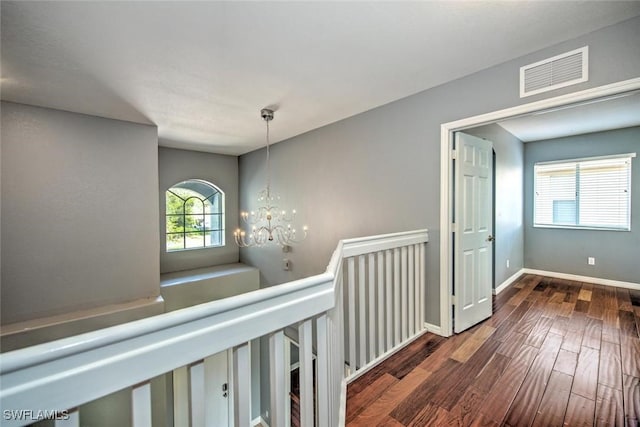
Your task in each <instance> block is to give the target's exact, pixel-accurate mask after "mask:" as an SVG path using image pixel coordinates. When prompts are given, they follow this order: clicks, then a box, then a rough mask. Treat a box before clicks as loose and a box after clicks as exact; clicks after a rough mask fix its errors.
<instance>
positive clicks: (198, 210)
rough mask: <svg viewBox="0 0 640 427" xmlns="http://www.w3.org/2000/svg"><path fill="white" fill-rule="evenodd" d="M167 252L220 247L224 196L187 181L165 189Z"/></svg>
mask: <svg viewBox="0 0 640 427" xmlns="http://www.w3.org/2000/svg"><path fill="white" fill-rule="evenodd" d="M165 197H166V208H165V210H166V214H167V219H166V233H167V252H171V251H181V250H184V249H197V248H210V247H215V246H224V193H223V192H222V191H221V190H220V189H219V188H218V187H216V186H215V185H213V184H211V183H209V182H207V181H203V180H199V179H190V180H188V181H183V182H180V183H178V184H176V185H174V186H173V187H171V188H170V189H168V190H167V192H166V194H165Z"/></svg>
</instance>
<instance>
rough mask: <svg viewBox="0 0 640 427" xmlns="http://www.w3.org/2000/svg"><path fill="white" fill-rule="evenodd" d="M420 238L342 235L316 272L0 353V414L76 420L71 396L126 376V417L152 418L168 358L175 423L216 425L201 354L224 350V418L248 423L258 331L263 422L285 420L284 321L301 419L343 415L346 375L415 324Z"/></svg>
mask: <svg viewBox="0 0 640 427" xmlns="http://www.w3.org/2000/svg"><path fill="white" fill-rule="evenodd" d="M427 241H428V234H427V231H426V230H418V231H413V232H406V233H395V234H389V235H384V236H373V237H367V238H359V239H348V240H343V241H340V242H339V244H338V247H337V249H336V250H335V252H334V254H333V256H332V258H331V261H330V263H329V266H328V267H327V271H326V272H325V273H323V274H319V275H317V276H313V277H308V278H305V279H301V280H296V281H292V282H289V283H285V284H282V285H279V286H274V287H271V288H266V289H260V290H257V291H254V292H250V293H246V294H243V295H238V296H235V297H231V298H227V299H224V300H219V301H214V302H210V303H206V304H201V305H198V306H193V307H189V308H186V309H182V310H178V311H174V312H170V313H166V314H162V315H159V316H154V317H150V318H146V319H142V320H138V321H135V322H130V323H127V324H123V325H118V326H114V327H110V328H106V329H101V330H97V331H94V332H90V333H86V334H81V335H77V336H73V337H69V338H65V339H61V340H57V341H52V342H49V343H45V344H40V345H36V346H32V347H28V348H25V349H21V350H16V351H12V352H8V353H4V354H2V355H0V387H1V388H0V409H1V410H2V418H1V420H0V423H1V425H3V426H4V425H6V426H20V425H27V424H30V423H32V422H33V421H34V420H35V419H37V418H58V420H57V421H56V426H58V425H64V426H73V427H74V426H79V425H80V416H79V413H78V410H77V408H78V407H79V406H80V405H83V404H85V403H87V402H91V401H93V400H95V399H98V398H101V397H103V396H106V395H109V394H111V393H114V392H116V391H118V390H123V389H126V388H130V389H131V396H130V399H131V408H132V409H131V411H132V413H131V417H130V418H131V420H132V425H133V426H135V427H139V426H144V427H146V426H150V425H151V424H152V410H151V409H152V408H151V386H150V382H149V381H150V379H151V378H154V377H156V376H158V375H161V374H164V373H168V372H172V371H174V370H177V372H183V374H184V375H182V376H180V375H178V376H177V377H175V378H186V377H188V376H192V378H191V380H190V381H189V380H187V379H185V380H184V384H182V386H185V387H186V386H187V383H189V384H190V386H191V389H190V390H191V391H190V393H189V394H190V399H187V400H188V401H187V402H186V403H185V404H184V405H178V406H177V407H176V408H175V417H176V419H175V420H174V421H175V423H176V425H177V426H180V425H188V423H190V424H192V425H196V424H198V425H207V426H208V425H214V423H215V421H212V420H214V419H215V417H216V415H215V413H212V410H211V408H210V407H209V406H207V403H206V402H207V396H208V394H209V393H210V392H209V391H208V390H211V389H212V387H211V386H210V385H209V384H208V382H207V381H209V378H210V377H211V375H209V374H207V372H211V370H210V369H209V368H208V360H210V356H213V355H216V354H218V353H220V352H223V351H227V350H231V354H232V357H231V359H232V362H231V365H232V375H231V379H230V380H231V382H230V387H229V388H230V390H229V392H230V396H229V397H230V398H231V399H232V405H233V411H231V412H232V413H231V414H230V415H229V418H230V420H231V421H232V424H233V425H235V426H242V427H247V426H250V425H251V394H252V393H251V352H250V344H249V343H250V342H251V341H252V340H255V339H257V338H260V337H263V336H264V337H268V342H269V354H270V362H269V363H270V386H271V404H270V408H269V412H270V426H271V427H280V426H285V425H286V424H287V421H286V417H288V416H289V413H290V412H289V408H288V405H289V402H290V401H289V398H288V396H287V395H286V393H285V390H286V387H285V383H284V381H285V379H286V378H288V372H287V371H288V369H289V366H287V365H288V363H285V351H284V345H285V342H286V340H285V339H284V331H285V329H286V328H288V327H289V328H291V327H293V328H296V329H297V331H298V340H299V342H298V346H299V355H300V361H299V363H300V419H301V425H302V426H305V427H307V426H313V425H316V426H318V427H335V426H343V425H344V416H345V401H346V383H347V381H348V380H349V379H352V378H355V376H357V375H359V374H360V373H362V372H364V371H366V370H367V369H368V368H370V367H371V366H373V365H374V364H375V363H377V362H378V361H379V360H382V359H383V358H384V357H386V356H388V355H389V354H391V353H392V352H393V351H395V350H396V349H398V348H400V347H401V346H402V345H403V344H406V343H407V342H409V341H411V339H413V338H414V337H416V336H417V335H419V334H420V333H422V332H423V330H424V321H423V315H424V284H425V267H424V266H425V259H424V257H425V250H424V247H425V244H426V242H427ZM345 266H346V267H345ZM356 266H357V270H356ZM345 281H346V284H347V286H346V287H345V286H343V284H344V283H345ZM345 315H346V316H345ZM345 317H348V319H346V318H345ZM345 331H346V332H345ZM345 334H346V335H345ZM345 341H346V343H347V346H348V349H349V350H348V354H347V355H345V350H344V349H345ZM314 354H315V358H316V375H317V376H316V390H315V397H314V389H313V358H314ZM346 364H347V365H348V366H349V370H348V371H347V372H346V370H345V366H346ZM198 372H200V373H201V374H200V375H201V376H203V378H200V377H197V375H198V374H197V373H198ZM194 375H196V377H193V376H194ZM178 383H179V381H176V382H174V388H175V389H179V388H180V387H181V384H178ZM198 390H200V391H198ZM194 393H196V394H197V393H202V394H203V395H202V396H200V395H196V396H193V395H192V394H194ZM187 406H189V407H187ZM189 411H191V412H189ZM194 411H196V412H197V414H199V415H198V416H194ZM56 415H57V417H56ZM181 420H184V421H181ZM189 420H190V421H189Z"/></svg>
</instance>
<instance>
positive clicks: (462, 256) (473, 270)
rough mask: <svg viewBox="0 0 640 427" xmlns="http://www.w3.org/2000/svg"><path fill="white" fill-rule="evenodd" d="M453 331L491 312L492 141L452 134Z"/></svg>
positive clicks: (474, 322) (467, 325)
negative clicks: (453, 153)
mask: <svg viewBox="0 0 640 427" xmlns="http://www.w3.org/2000/svg"><path fill="white" fill-rule="evenodd" d="M455 150H456V156H455V160H454V169H455V189H454V191H455V199H454V200H455V202H454V203H455V206H454V212H455V214H454V217H455V218H454V223H455V224H456V226H455V229H454V230H455V231H454V233H455V238H454V242H455V249H454V251H455V252H454V282H453V283H454V294H455V307H454V316H455V319H454V331H455V332H461V331H464V330H465V329H468V328H469V327H471V326H473V325H475V324H476V323H478V322H481V321H482V320H484V319H486V318H488V317H490V316H491V311H492V298H491V289H492V285H491V280H492V267H493V248H492V245H493V243H492V242H493V239H494V238H493V144H492V143H491V141H487V140H485V139H481V138H477V137H475V136H471V135H467V134H464V133H460V132H457V133H456V137H455Z"/></svg>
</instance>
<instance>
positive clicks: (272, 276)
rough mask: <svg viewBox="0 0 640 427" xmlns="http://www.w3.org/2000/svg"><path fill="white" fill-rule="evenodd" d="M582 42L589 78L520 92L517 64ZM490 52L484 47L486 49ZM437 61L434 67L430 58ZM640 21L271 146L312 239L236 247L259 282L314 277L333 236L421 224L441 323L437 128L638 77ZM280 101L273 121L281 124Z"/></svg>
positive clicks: (430, 298)
mask: <svg viewBox="0 0 640 427" xmlns="http://www.w3.org/2000/svg"><path fill="white" fill-rule="evenodd" d="M584 45H589V49H590V51H589V56H590V67H589V69H590V74H589V75H590V80H589V81H588V82H585V83H581V84H579V85H575V86H571V87H567V88H562V89H559V90H555V91H553V92H549V93H546V94H540V95H534V96H531V97H528V98H525V99H520V98H519V92H518V73H519V68H520V67H521V66H522V65H525V64H530V63H532V62H535V61H539V60H541V59H544V58H548V57H550V56H553V55H556V54H559V53H563V52H566V51H569V50H571V49H576V48H578V47H582V46H584ZM488 48H490V47H488ZM434 66H437V64H434ZM639 70H640V18H634V19H631V20H628V21H625V22H623V23H620V24H617V25H615V26H611V27H607V28H604V29H602V30H600V31H596V32H594V33H591V34H588V35H586V36H583V37H580V38H577V39H574V40H571V41H568V42H564V43H561V44H558V45H556V46H554V47H551V48H547V49H544V50H542V51H538V52H535V53H533V54H530V55H526V56H524V57H522V58H519V59H517V60H514V61H510V62H507V63H504V64H501V65H498V66H496V67H492V68H489V69H487V70H484V71H481V72H479V73H475V74H473V75H470V76H468V77H465V78H462V79H459V80H456V81H453V82H450V83H447V84H445V85H442V86H438V87H436V88H433V89H430V90H427V91H424V92H421V93H419V94H416V95H413V96H410V97H407V98H404V99H402V100H399V101H396V102H393V103H391V104H387V105H384V106H382V107H379V108H376V109H373V110H370V111H367V112H365V113H362V114H359V115H357V116H354V117H351V118H348V119H345V120H342V121H339V122H336V123H333V124H331V125H328V126H325V127H323V128H320V129H317V130H314V131H311V132H308V133H306V134H303V135H300V136H297V137H295V138H292V139H291V140H289V141H284V142H281V143H278V144H275V145H274V146H273V149H272V159H273V188H274V189H275V190H276V191H277V192H279V193H280V194H281V195H282V196H283V198H284V199H285V200H286V201H287V203H289V205H290V206H291V207H293V206H294V205H295V206H296V207H298V208H299V210H300V213H301V219H303V220H304V222H306V223H307V224H308V225H309V227H310V235H309V237H308V238H307V240H306V241H305V242H304V243H302V244H301V245H299V246H297V247H295V248H294V251H293V252H292V253H290V254H287V257H288V258H290V259H291V260H292V261H293V270H292V271H290V272H285V271H282V269H281V259H282V258H283V254H282V253H281V252H280V251H279V250H278V249H277V248H273V249H271V250H264V249H257V250H256V249H247V250H245V249H243V250H241V251H240V259H241V261H243V262H245V263H248V264H251V265H254V266H256V267H258V268H260V270H261V272H262V274H263V276H262V281H263V285H264V286H270V285H274V284H277V283H282V282H285V281H287V280H290V279H293V278H299V277H303V276H307V275H309V274H315V273H320V272H322V271H324V270H325V268H326V265H327V263H328V261H329V257H330V255H331V253H332V251H333V250H334V248H335V247H336V243H337V241H338V240H339V239H342V238H347V237H354V236H364V235H370V234H379V233H388V232H394V231H403V230H411V229H416V228H423V227H426V228H429V229H430V240H431V242H430V243H429V244H428V248H427V257H428V265H427V269H428V274H427V280H428V289H427V293H426V298H427V301H426V310H427V313H426V317H427V320H428V321H429V322H431V323H434V324H439V323H440V320H439V315H440V313H439V296H440V295H439V280H440V272H439V262H440V259H439V258H440V253H439V239H440V230H439V227H440V203H439V200H440V125H441V124H442V123H445V122H449V121H453V120H457V119H461V118H465V117H470V116H474V115H478V114H481V113H487V112H490V111H495V110H499V109H503V108H508V107H512V106H515V105H519V104H524V103H529V102H533V101H536V100H540V99H544V98H549V97H554V96H558V95H561V94H566V93H571V92H575V91H578V90H583V89H587V88H590V87H597V86H601V85H604V84H608V83H612V82H616V81H621V80H626V79H630V78H635V77H638V76H639V75H640V71H639ZM289 108H293V107H289V106H287V104H286V102H282V103H281V108H280V111H279V112H277V113H276V114H277V118H276V120H275V121H274V122H273V125H272V126H278V121H279V120H282V121H283V120H286V116H287V115H288V114H295V111H292V110H289ZM264 156H265V153H264V150H258V151H254V152H252V153H248V154H246V155H243V156H241V157H240V188H241V189H242V191H241V196H240V208H241V209H250V208H251V207H252V206H253V203H252V199H253V197H254V195H255V194H256V193H257V191H258V190H259V189H260V188H261V187H262V186H263V185H264V167H263V164H264Z"/></svg>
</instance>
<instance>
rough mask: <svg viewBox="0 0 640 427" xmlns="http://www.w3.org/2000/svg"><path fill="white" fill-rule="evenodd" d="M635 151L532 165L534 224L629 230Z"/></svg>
mask: <svg viewBox="0 0 640 427" xmlns="http://www.w3.org/2000/svg"><path fill="white" fill-rule="evenodd" d="M635 156H636V155H635V153H632V154H622V155H616V156H606V157H593V158H587V159H576V160H567V161H559V162H545V163H536V164H535V166H534V174H535V178H534V186H535V195H534V197H535V200H534V226H538V227H565V228H592V229H613V230H630V229H631V223H630V222H631V161H632V158H633V157H635Z"/></svg>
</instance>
